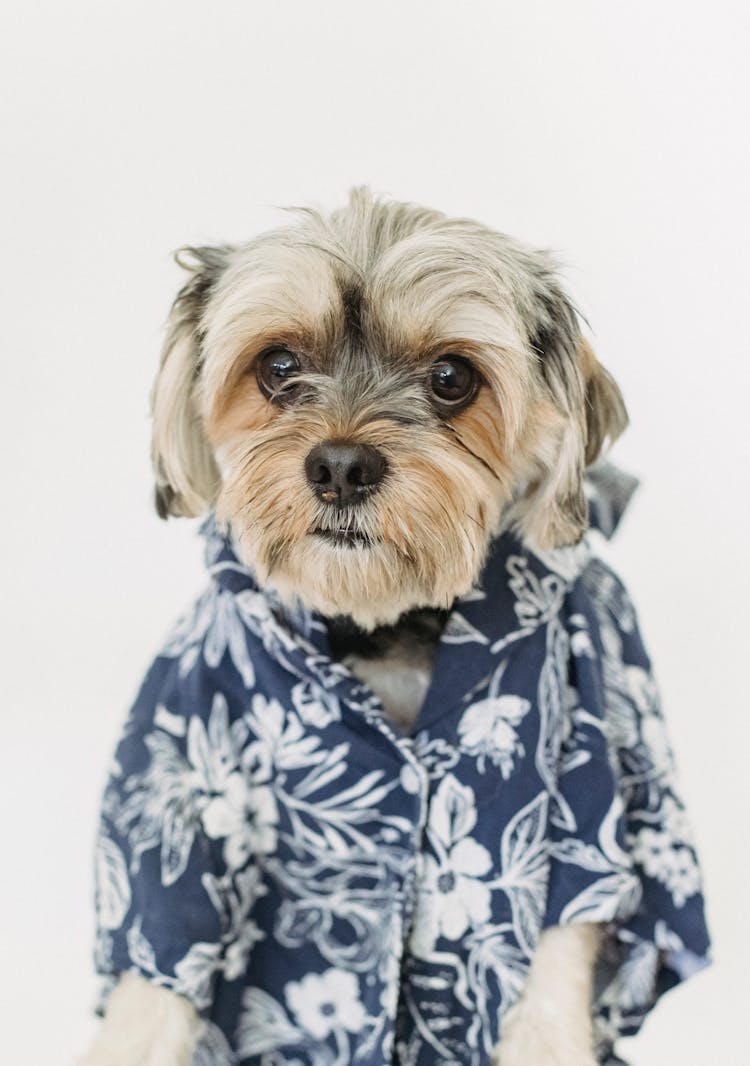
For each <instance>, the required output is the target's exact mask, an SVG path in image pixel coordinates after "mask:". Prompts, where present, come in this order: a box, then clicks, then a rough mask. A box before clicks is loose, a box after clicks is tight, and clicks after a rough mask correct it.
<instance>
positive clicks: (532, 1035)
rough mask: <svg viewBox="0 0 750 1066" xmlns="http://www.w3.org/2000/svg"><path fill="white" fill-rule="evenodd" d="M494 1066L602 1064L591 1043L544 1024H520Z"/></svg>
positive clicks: (507, 1038)
mask: <svg viewBox="0 0 750 1066" xmlns="http://www.w3.org/2000/svg"><path fill="white" fill-rule="evenodd" d="M493 1066H599V1064H598V1062H597V1060H596V1057H595V1056H594V1053H593V1051H592V1050H591V1048H590V1047H589V1046H587V1044H585V1043H583V1044H582V1043H581V1041H579V1040H576V1039H575V1038H574V1037H573V1036H572V1035H571V1034H570V1033H565V1034H561V1033H560V1032H559V1031H558V1032H556V1031H554V1030H553V1031H550V1030H549V1029H546V1028H545V1026H544V1025H542V1024H540V1025H538V1026H533V1025H531V1024H527V1025H523V1026H516V1027H514V1028H513V1029H511V1031H510V1032H509V1033H508V1034H507V1035H506V1036H505V1037H504V1038H503V1040H502V1042H501V1043H500V1045H499V1046H498V1047H497V1049H496V1051H495V1057H494V1059H493Z"/></svg>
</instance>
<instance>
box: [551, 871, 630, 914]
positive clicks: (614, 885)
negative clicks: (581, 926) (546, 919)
mask: <svg viewBox="0 0 750 1066" xmlns="http://www.w3.org/2000/svg"><path fill="white" fill-rule="evenodd" d="M640 899H641V885H640V882H639V880H638V878H637V877H636V876H635V875H634V874H632V873H629V872H628V871H627V870H617V871H616V872H615V873H612V874H609V875H608V876H607V877H600V878H598V879H597V880H596V881H593V882H592V883H591V884H590V885H588V886H587V887H586V888H584V889H583V891H582V892H579V893H578V895H577V896H575V897H574V898H573V899H572V900H571V901H570V903H568V904H567V906H566V907H565V908H564V909H563V911H562V913H561V915H560V924H561V925H565V924H566V923H567V922H603V923H604V922H613V921H614V920H615V919H616V918H629V917H630V916H631V915H632V914H634V913H635V911H636V909H637V907H638V903H639V902H640Z"/></svg>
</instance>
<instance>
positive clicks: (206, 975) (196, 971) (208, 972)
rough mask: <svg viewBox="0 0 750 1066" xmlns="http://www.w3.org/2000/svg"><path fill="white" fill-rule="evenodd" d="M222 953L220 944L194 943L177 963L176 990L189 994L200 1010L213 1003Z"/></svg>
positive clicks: (188, 996)
mask: <svg viewBox="0 0 750 1066" xmlns="http://www.w3.org/2000/svg"><path fill="white" fill-rule="evenodd" d="M220 953H221V945H220V944H202V943H197V944H192V945H191V947H190V950H189V951H188V953H187V955H185V956H184V957H183V958H182V959H180V961H179V962H178V963H177V964H176V965H175V968H174V972H175V977H176V978H177V980H176V982H175V985H174V990H175V992H179V994H180V995H183V996H187V998H188V999H189V1000H190V1001H191V1003H194V1004H195V1005H196V1007H198V1009H199V1010H200V1009H202V1008H204V1007H208V1006H210V1004H211V999H212V996H211V992H212V985H213V981H214V977H215V975H216V973H217V971H218V970H219V969H220V968H221V962H220V959H219V955H220Z"/></svg>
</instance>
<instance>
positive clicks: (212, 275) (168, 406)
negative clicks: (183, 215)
mask: <svg viewBox="0 0 750 1066" xmlns="http://www.w3.org/2000/svg"><path fill="white" fill-rule="evenodd" d="M230 252H231V248H229V247H228V246H222V247H218V248H182V249H180V251H179V252H177V253H176V254H175V259H176V261H177V262H178V263H179V265H180V266H181V267H184V269H186V270H188V271H190V278H189V279H188V281H187V282H186V283H185V284H184V285H183V287H182V288H181V289H180V291H179V292H178V294H177V297H176V299H175V301H174V303H173V305H172V310H171V311H170V314H169V320H168V323H167V336H166V339H165V342H164V347H163V349H162V356H161V365H160V367H159V373H158V374H157V377H156V381H155V383H154V388H153V391H152V394H151V414H152V418H153V430H152V440H151V459H152V463H153V467H154V475H155V478H156V489H155V503H156V510H157V512H158V513H159V516H160V517H161V518H167V517H168V516H169V515H199V514H202V513H203V512H204V511H205V510H207V508H208V507H210V505H211V503H212V502H213V500H214V497H215V495H216V491H217V489H218V486H219V482H220V476H219V471H218V468H217V466H216V463H215V461H214V458H213V453H212V451H211V448H210V447H209V445H208V443H207V441H206V439H205V436H204V433H203V422H202V419H201V416H200V412H199V409H198V404H197V387H198V378H199V373H200V366H201V340H202V335H201V316H202V314H203V310H204V308H205V306H206V303H207V301H208V299H209V297H210V295H211V292H212V290H213V288H214V286H215V285H216V282H217V281H218V279H219V277H220V276H221V274H222V272H223V270H224V268H225V266H226V264H227V260H228V256H229V253H230Z"/></svg>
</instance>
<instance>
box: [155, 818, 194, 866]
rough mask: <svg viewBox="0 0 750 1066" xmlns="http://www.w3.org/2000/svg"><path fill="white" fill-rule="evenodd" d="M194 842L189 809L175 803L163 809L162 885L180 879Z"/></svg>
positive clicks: (192, 823)
mask: <svg viewBox="0 0 750 1066" xmlns="http://www.w3.org/2000/svg"><path fill="white" fill-rule="evenodd" d="M194 841H195V823H194V820H193V811H192V810H191V809H190V808H189V807H188V808H187V809H186V810H183V809H182V808H181V806H180V805H179V804H177V803H173V804H171V805H170V806H169V807H167V808H166V809H165V811H164V819H163V821H162V842H161V883H162V884H163V885H165V886H169V885H173V884H174V883H175V881H177V880H178V879H179V878H180V877H181V875H182V873H183V871H184V869H185V867H186V865H187V861H188V856H189V855H190V849H191V848H192V846H193V843H194Z"/></svg>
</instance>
